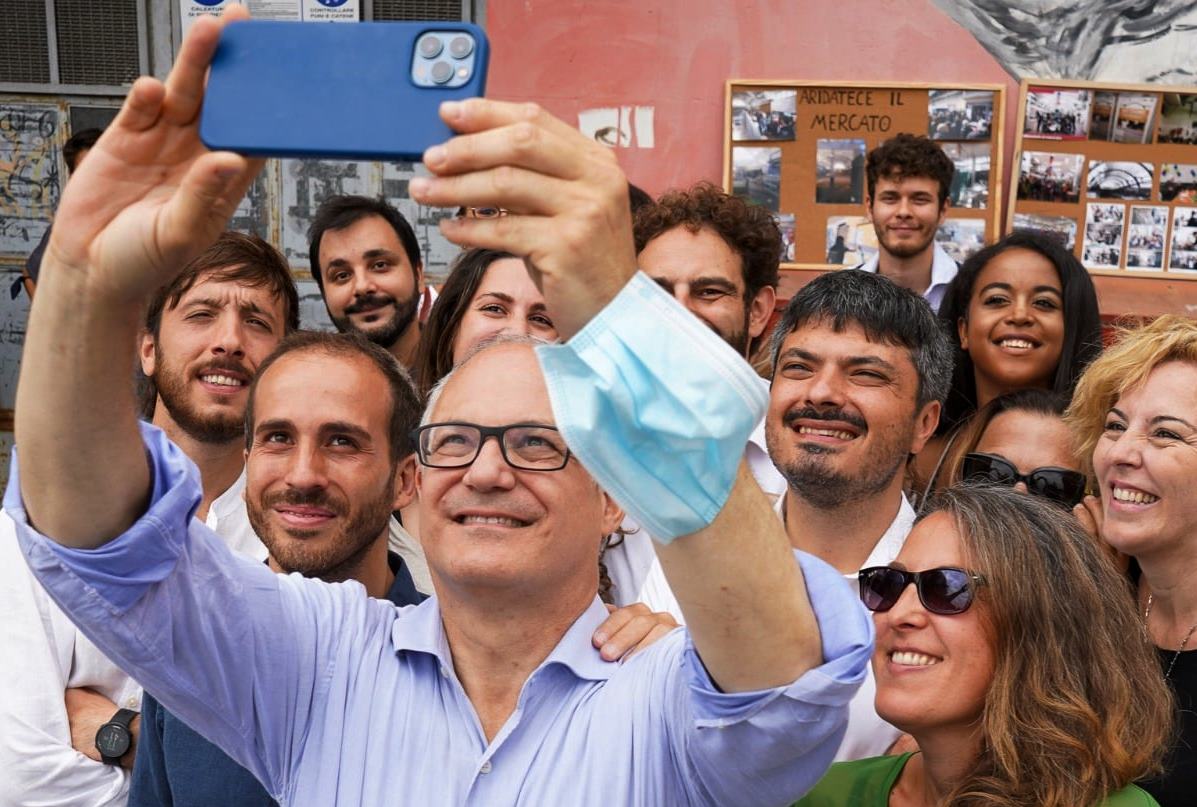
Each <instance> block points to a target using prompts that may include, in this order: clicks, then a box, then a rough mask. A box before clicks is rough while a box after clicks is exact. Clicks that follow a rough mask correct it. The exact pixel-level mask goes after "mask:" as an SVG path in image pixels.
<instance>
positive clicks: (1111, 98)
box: [1089, 91, 1118, 140]
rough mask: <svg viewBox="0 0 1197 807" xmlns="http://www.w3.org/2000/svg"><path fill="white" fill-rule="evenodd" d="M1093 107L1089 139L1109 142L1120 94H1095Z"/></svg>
mask: <svg viewBox="0 0 1197 807" xmlns="http://www.w3.org/2000/svg"><path fill="white" fill-rule="evenodd" d="M1092 106H1093V117H1092V120H1091V122H1090V125H1089V139H1090V140H1109V139H1110V125H1111V124H1112V123H1113V122H1114V110H1115V109H1116V108H1117V107H1118V93H1116V92H1108V91H1101V92H1095V93H1093V105H1092Z"/></svg>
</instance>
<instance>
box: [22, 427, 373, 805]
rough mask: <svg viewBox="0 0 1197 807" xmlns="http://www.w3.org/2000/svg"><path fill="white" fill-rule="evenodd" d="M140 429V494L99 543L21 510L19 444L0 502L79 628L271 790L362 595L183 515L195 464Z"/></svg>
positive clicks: (190, 507)
mask: <svg viewBox="0 0 1197 807" xmlns="http://www.w3.org/2000/svg"><path fill="white" fill-rule="evenodd" d="M141 431H142V438H143V440H144V442H145V446H146V452H147V456H148V458H149V462H150V468H151V471H152V473H153V491H152V495H151V497H150V503H149V507H148V509H147V510H146V512H145V513H144V514H143V515H142V516H141V517H140V518H139V519H138V520H137V521H136V522H135V523H134V524H133V525H132V526H131V527H130V528H129V529H128V530H127V531H126V532H124V533H123V534H121V535H120V536H117V537H116V538H114V539H112V540H111V541H109V542H108V543H106V544H104V545H103V546H101V547H99V548H97V549H94V550H80V549H72V548H70V547H65V546H62V545H61V544H59V543H57V542H56V541H53V540H51V539H49V538H46V537H45V536H43V535H41V534H40V533H38V532H37V531H36V530H35V529H34V528H33V527H32V526H31V525H30V524H29V521H28V516H27V514H26V512H25V509H24V504H23V502H22V500H21V495H20V474H19V470H20V469H19V463H18V454H17V451H14V452H13V463H12V470H11V472H10V477H9V485H8V490H7V492H6V494H5V500H4V505H5V509H6V510H7V511H8V512H9V514H10V515H11V516H12V518H13V520H14V522H15V523H16V525H17V535H18V539H19V542H20V544H21V549H22V551H23V552H24V554H25V557H26V559H27V561H28V563H29V566H30V568H31V569H32V570H33V573H34V574H35V576H37V578H38V579H39V581H40V582H41V584H42V586H43V587H44V588H45V589H46V591H47V592H48V593H49V595H50V597H51V598H53V599H54V600H55V602H57V603H58V605H59V607H61V608H62V610H63V611H64V612H65V613H66V614H67V615H68V616H69V617H70V618H71V620H72V621H73V622H75V624H76V625H78V626H79V628H80V630H81V631H82V632H83V633H84V634H85V635H86V636H87V637H88V638H89V639H91V640H92V641H93V642H94V643H95V645H96V646H97V647H98V648H99V649H100V650H101V651H102V652H103V653H104V654H105V655H107V656H108V657H109V658H111V659H112V660H113V661H114V662H115V663H116V664H117V666H119V667H120V668H121V669H123V670H124V671H125V672H127V673H129V675H130V676H132V677H133V678H134V679H135V680H137V681H138V682H139V683H141V685H142V686H143V687H144V688H145V690H146V691H147V692H151V693H153V694H154V696H156V697H157V699H158V701H159V702H160V703H161V704H162V706H164V707H165V708H166V709H168V710H169V711H170V712H172V713H174V714H175V715H177V716H178V717H180V718H181V719H182V720H184V722H186V723H187V724H188V725H190V726H192V727H193V728H194V729H195V730H196V731H197V732H199V733H200V734H201V735H203V736H204V737H207V738H208V739H209V740H211V741H212V742H213V743H214V744H215V745H217V746H218V747H219V748H220V749H221V750H223V751H224V752H225V753H227V754H228V755H229V756H231V757H232V758H233V759H234V760H236V761H237V762H238V763H240V764H241V765H243V766H244V767H246V768H248V769H249V770H250V772H251V773H253V774H254V776H255V777H256V778H257V779H258V780H259V781H260V782H262V784H263V785H264V786H265V787H266V790H267V791H268V792H269V793H270V795H271V797H272V798H275V799H279V798H280V795H281V793H282V792H283V787H284V785H285V783H286V782H287V781H288V779H289V777H290V774H291V770H292V767H293V765H294V763H295V761H296V760H297V759H298V757H299V755H300V753H301V751H302V744H303V740H304V738H305V736H306V727H307V725H308V722H309V720H310V717H311V713H310V710H311V708H312V704H313V703H314V702H316V701H318V697H317V696H318V693H319V689H320V687H321V686H322V685H323V684H324V683H325V682H326V681H327V679H328V675H329V669H330V667H331V665H332V662H333V658H334V656H335V655H336V653H337V652H338V649H339V648H340V647H341V644H342V642H344V641H351V639H346V638H345V637H352V636H355V635H356V634H357V633H358V631H357V630H355V629H356V628H358V627H359V626H362V625H364V624H365V623H364V620H365V618H366V616H365V615H366V612H367V611H368V602H369V599H368V598H367V597H363V596H361V591H360V586H358V587H357V588H356V589H353V588H347V587H346V586H345V585H327V584H323V583H320V582H319V581H311V580H306V579H304V578H303V577H301V576H299V575H278V574H275V573H274V572H272V571H271V570H270V569H269V568H268V567H267V566H265V565H264V564H261V563H256V562H254V561H252V560H250V559H248V558H242V557H239V556H237V555H235V554H234V553H233V552H232V551H231V550H230V549H229V548H228V547H226V546H225V545H224V543H223V542H222V541H221V540H220V538H219V537H217V536H216V534H215V533H213V532H212V531H211V530H209V529H208V528H207V527H205V526H204V525H203V524H202V523H200V522H199V521H198V520H195V519H193V518H192V514H193V513H194V512H195V508H196V505H197V504H198V502H199V500H200V487H199V476H198V472H197V471H196V468H195V466H194V465H193V464H192V463H191V461H190V460H189V459H187V457H186V455H184V454H183V453H182V451H180V450H179V449H178V447H177V446H175V445H173V444H172V443H171V442H170V440H169V439H167V438H166V436H165V435H164V434H163V433H162V432H161V431H160V430H158V429H157V428H155V427H153V426H151V425H148V424H144V423H143V424H142V425H141Z"/></svg>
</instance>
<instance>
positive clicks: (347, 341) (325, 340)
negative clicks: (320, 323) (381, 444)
mask: <svg viewBox="0 0 1197 807" xmlns="http://www.w3.org/2000/svg"><path fill="white" fill-rule="evenodd" d="M301 351H302V352H308V353H324V354H325V355H328V356H333V357H346V358H353V357H355V356H357V357H360V358H364V359H366V360H367V361H368V362H370V363H371V364H372V365H374V367H375V368H376V369H377V370H378V372H380V373H381V374H382V376H383V378H385V379H386V382H387V387H389V388H390V391H391V417H390V424H389V428H388V430H387V431H388V434H387V438H388V444H389V446H390V457H391V464H392V465H396V464H398V463H399V461H400V460H402V459H403V458H404V457H407V456H408V455H409V454H411V453H412V452H413V451H414V450H415V443H414V442H413V441H412V432H413V431H414V430H415V428H416V426H417V425H418V424H419V422H420V415H421V413H422V409H423V406H422V404H421V402H420V398H419V396H418V395H416V390H415V387H413V386H412V383H411V377H410V376H408V374H407V371H406V370H404V369H403V367H402V365H400V364H399V361H398V360H397V359H396V358H395V357H394V356H393V355H391V353H390V352H389V351H388V350H387V349H386V348H384V347H381V346H379V345H376V344H374V343H373V342H371V341H370V340H369V339H367V338H366V337H364V336H362V335H361V334H360V333H356V332H350V333H328V332H326V331H296V332H295V333H293V334H291V335H290V336H288V337H287V338H286V339H284V340H283V341H282V342H280V343H279V344H278V347H276V348H275V349H274V352H272V353H271V354H270V355H269V356H267V357H266V359H265V360H264V361H263V362H262V363H261V364H260V365H259V366H258V372H257V374H256V375H255V376H254V380H253V382H252V383H251V384H250V385H249V401H248V402H247V403H246V405H245V447H246V450H248V449H250V448H251V447H252V446H253V435H254V432H253V424H254V399H255V397H256V396H257V391H258V385H259V384H260V383H261V381H262V379H263V378H264V377H265V376H266V371H267V370H269V369H270V368H271V366H273V365H274V364H275V363H276V362H278V361H279V359H281V358H283V357H284V356H286V355H287V354H289V353H298V352H301Z"/></svg>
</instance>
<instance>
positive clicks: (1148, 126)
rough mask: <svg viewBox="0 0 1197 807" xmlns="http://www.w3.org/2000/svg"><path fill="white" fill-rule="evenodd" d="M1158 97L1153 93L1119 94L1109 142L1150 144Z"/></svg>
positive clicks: (1153, 132)
mask: <svg viewBox="0 0 1197 807" xmlns="http://www.w3.org/2000/svg"><path fill="white" fill-rule="evenodd" d="M1159 103H1160V97H1159V96H1158V95H1156V94H1155V93H1138V92H1120V93H1118V109H1117V111H1116V112H1115V113H1114V125H1113V127H1112V128H1111V131H1110V140H1112V141H1113V142H1115V143H1140V144H1142V143H1150V142H1151V138H1152V136H1153V135H1154V134H1155V116H1156V111H1157V110H1158V108H1159Z"/></svg>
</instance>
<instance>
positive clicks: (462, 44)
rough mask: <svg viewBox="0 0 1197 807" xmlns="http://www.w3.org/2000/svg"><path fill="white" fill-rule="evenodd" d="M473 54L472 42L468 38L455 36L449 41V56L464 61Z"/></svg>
mask: <svg viewBox="0 0 1197 807" xmlns="http://www.w3.org/2000/svg"><path fill="white" fill-rule="evenodd" d="M473 52H474V40H473V39H471V38H470V37H468V36H455V37H453V39H451V40H450V41H449V55H450V56H452V57H453V58H454V59H464V58H465V57H467V56H469V55H470V54H471V53H473Z"/></svg>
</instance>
